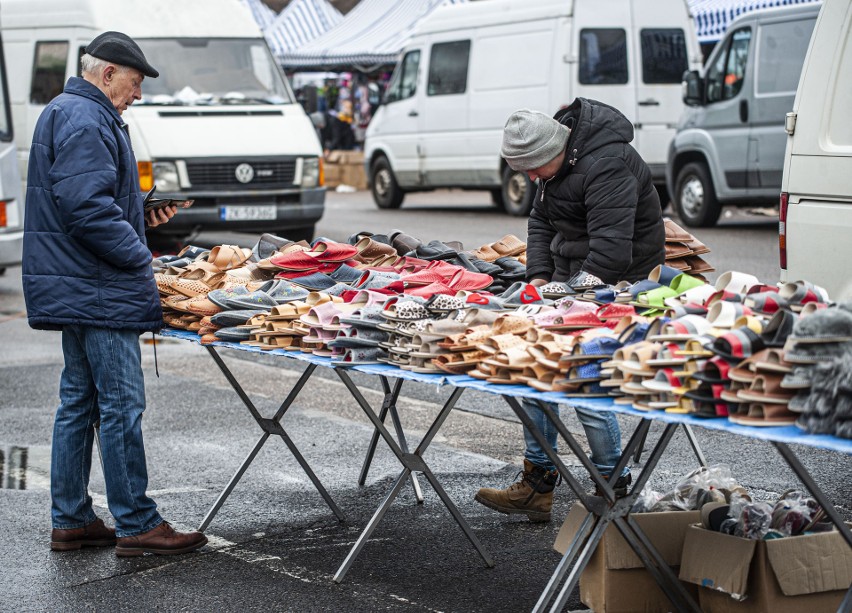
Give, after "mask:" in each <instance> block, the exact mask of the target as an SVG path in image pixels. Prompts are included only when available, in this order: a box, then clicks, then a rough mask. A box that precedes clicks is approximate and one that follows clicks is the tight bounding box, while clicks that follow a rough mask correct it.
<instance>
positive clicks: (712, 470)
mask: <svg viewBox="0 0 852 613" xmlns="http://www.w3.org/2000/svg"><path fill="white" fill-rule="evenodd" d="M731 492H740V493H741V494H742V495H746V496H747V494H745V490H744V489H743V488H742V487H741V486H740V485H739V483H737V481H736V480H735V479H734V477H733V475H732V474H731V469H730V467H728V466H725V465H723V464H717V465H713V466H702V467H699V468H697V469H695V470H694V471H692V472H691V473H689V474H688V475H687V476H686V477H684V478H683V479H681V480H680V481H679V482H678V483H677V485H675V487H674V489H672V490H671V491H670V492H668V493H666V494H665V495H663V497H662V498H660V499H659V500H658V501H657V503H656V504H655V505H654V506H653V508H652V510H653V511H678V510H680V511H697V510H700V509H701V507H703V506H704V505H705V504H707V503H708V502H727V501H728V500H729V499H730V496H731Z"/></svg>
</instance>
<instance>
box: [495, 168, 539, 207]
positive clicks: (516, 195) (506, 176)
mask: <svg viewBox="0 0 852 613" xmlns="http://www.w3.org/2000/svg"><path fill="white" fill-rule="evenodd" d="M502 194H503V210H504V211H506V212H507V213H508V214H509V215H513V216H515V217H526V216H527V215H529V214H530V209H531V208H532V201H533V198H535V184H533V182H532V181H530V179H529V177H528V176H527V175H525V174H524V173H522V172H517V171H514V170H512V169H511V168H509V167H508V166H506V168H504V169H503V189H502Z"/></svg>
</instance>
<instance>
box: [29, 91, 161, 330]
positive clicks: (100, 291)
mask: <svg viewBox="0 0 852 613" xmlns="http://www.w3.org/2000/svg"><path fill="white" fill-rule="evenodd" d="M23 282H24V283H23V284H24V298H25V299H26V304H27V315H28V318H29V324H30V326H31V327H33V328H36V329H43V330H58V329H61V328H62V326H63V325H66V324H80V325H88V326H95V327H106V328H120V329H129V330H138V331H140V332H144V331H148V330H158V329H159V328H160V327H161V326H162V311H161V309H160V302H159V298H158V296H157V286H156V284H155V283H154V275H153V273H152V269H151V252H150V251H149V250H148V246H147V244H146V242H145V220H144V218H143V211H142V195H141V193H140V191H139V175H138V169H137V166H136V158H135V157H134V155H133V150H132V149H131V146H130V136H129V135H128V132H127V124H125V123H124V121H122V119H121V117H120V116H119V114H118V112H117V111H116V110H115V107H114V106H113V105H112V103H111V102H110V101H109V99H108V98H107V97H106V96H105V95H104V94H103V93H102V92H101V91H100V90H99V89H98V88H96V87H95V86H94V85H92V84H90V83H88V82H87V81H85V80H84V79H81V78H77V77H73V78H71V79H69V80H68V83H67V84H66V85H65V91H64V92H63V93H62V94H60V95H59V96H57V97H56V98H55V99H54V100H53V101H51V102H50V104H48V105H47V106H46V107H45V109H44V112H42V114H41V116H40V117H39V120H38V123H37V124H36V128H35V134H33V145H32V148H31V149H30V161H29V172H28V174H27V201H26V216H25V219H24V257H23Z"/></svg>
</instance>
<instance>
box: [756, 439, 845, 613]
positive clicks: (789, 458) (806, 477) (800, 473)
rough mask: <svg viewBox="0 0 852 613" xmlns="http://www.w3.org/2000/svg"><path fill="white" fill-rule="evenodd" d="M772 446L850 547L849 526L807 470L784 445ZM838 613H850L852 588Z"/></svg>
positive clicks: (774, 442) (777, 443)
mask: <svg viewBox="0 0 852 613" xmlns="http://www.w3.org/2000/svg"><path fill="white" fill-rule="evenodd" d="M772 444H773V445H775V448H776V449H777V450H778V453H780V454H781V457H782V458H784V461H785V462H787V464H788V465H789V466H790V468H791V469H792V471H793V472H794V473H795V474H796V476H797V477H798V478H799V479H800V480H801V482H802V484H803V485H804V486H805V488H806V489H807V490H808V492H809V493H810V494H811V496H813V497H814V500H816V501H817V504H819V506H821V507H822V510H823V511H825V514H826V515H827V516H828V518H829V519H830V520H831V523H833V524H834V526H835V527H836V528H837V530H838V532H840V535H841V536H842V537H843V538H844V540H845V541H846V542H847V543H848V544H849V546H850V547H852V530H850V529H849V526H847V525H846V523H845V522H844V521H843V518H842V517H840V514H839V513H838V512H837V509H835V508H834V505H833V504H832V503H831V500H829V499H828V498H827V497H826V495H825V494H824V493H823V491H822V490H821V489H820V488H819V486H818V485H817V484H816V481H814V479H813V477H811V475H810V473H809V472H808V470H807V469H806V468H805V467H804V465H803V464H802V463H801V462H800V461H799V458H797V457H796V454H795V453H793V450H792V449H790V447H789V446H787V444H786V443H779V442H776V441H772ZM837 611H838V613H849V612H850V611H852V587H850V588H849V590H848V591H847V592H846V596H845V597H844V598H843V602H841V603H840V608H839V609H837Z"/></svg>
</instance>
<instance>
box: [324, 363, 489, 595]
mask: <svg viewBox="0 0 852 613" xmlns="http://www.w3.org/2000/svg"><path fill="white" fill-rule="evenodd" d="M335 372H336V373H337V376H338V377H340V380H341V381H343V384H344V385H345V386H346V388H347V389H348V390H349V393H350V394H352V397H353V398H354V399H355V401H356V402H357V403H358V405H359V406H360V407H361V409H362V410H363V411H364V414H365V415H366V416H367V418H368V419H369V420H370V421H371V422H372V424H373V426H374V427H375V428H376V430H377V431H378V432H379V434H380V436H381V437H382V438H383V439H384V441H385V443H387V445H388V447H390V449H391V451H392V452H393V454H394V455H395V456H396V457H397V459H398V460H399V462H400V463H401V464H402V466H403V469H402V472H401V473H400V474H399V477H397V479H396V481H395V482H394V484H393V487H392V488H391V490H390V492H388V494H387V496H386V497H385V499H384V500H383V501H382V504H381V505H379V508H378V509H376V511H375V513H373V516H372V517H371V518H370V521H369V522H368V523H367V526H366V527H365V528H364V530H363V531H362V532H361V535H360V536H359V537H358V540H357V541H356V542H355V545H354V546H353V547H352V549H351V550H350V551H349V554H348V555H347V556H346V559H345V560H344V561H343V564H341V565H340V568H339V569H338V570H337V572H336V573H335V575H334V581H335V583H340V582H341V581H343V578H344V577H345V576H346V573H347V572H349V568H350V567H351V566H352V564H353V562H354V561H355V559H356V558H357V557H358V555H359V554H360V553H361V550H362V549H363V548H364V545H366V543H367V540H368V539H369V538H370V536H371V535H372V533H373V531H374V530H375V529H376V527H377V526H378V524H379V522H381V520H382V517H384V514H385V512H386V511H387V510H388V508H389V507H390V505H391V504H392V503H393V501H394V499H395V498H396V497H397V495H398V494H399V492H400V490H401V489H402V486H403V484H404V483H405V480H406V479H407V478H408V477H409V475H410V474H411V473H412V472H413V471H419V472H422V473H423V474H424V475H425V476H426V479H427V480H428V481H429V483H430V484H431V485H432V487H433V488H434V489H435V493H436V494H437V495H438V497H439V498H440V499H441V502H443V503H444V506H445V507H447V510H448V511H449V512H450V514H451V515H452V517H453V519H455V520H456V523H457V524H458V525H459V527H460V528H461V529H462V531H463V532H464V533H465V536H467V538H468V540H469V541H470V542H471V544H472V545H473V546H474V548H475V549H476V551H477V552H478V553H479V555H480V556H481V557H482V559H483V560H484V562H485V564H486V565H487V566H489V567H492V566H494V562H493V560H492V559H491V557H490V556H489V555H488V553H487V552H486V551H485V549H484V548H483V547H482V543H480V542H479V539H478V538H477V537H476V535H475V534H474V533H473V530H472V529H471V528H470V526H469V525H468V523H467V521H466V520H465V519H464V517H463V516H462V515H461V513H460V512H459V510H458V508H457V507H456V505H455V504H454V503H453V501H452V500H451V499H450V497H449V496H448V495H447V493H446V492H445V491H444V489H443V487H441V485H440V483H438V480H437V479H436V478H435V475H434V474H433V473H432V471H431V470H430V469H429V466H428V465H427V464H426V462H425V460H424V459H423V457H422V456H423V453H425V451H426V449H427V448H428V447H429V444H430V443H431V442H432V439H433V438H435V435H436V434H438V430H440V428H441V426H442V425H443V424H444V421H445V420H446V419H447V417H448V416H449V414H450V411H452V409H453V407H454V406H455V404H456V402H457V401H458V399H459V397H460V396H461V394H462V392H463V391H464V388H460V387H457V388H454V389H453V391H452V393H451V394H450V397H449V398H448V399H447V401H446V402H445V403H444V406H443V407H442V408H441V410H440V412H439V413H438V415H437V416H436V417H435V419H434V421H433V422H432V425H431V426H429V430H428V431H427V432H426V434H425V435H424V436H423V439H422V440H421V441H420V444H419V445H418V446H417V448H416V449H415V450H414V453H407V452H405V451H403V449H402V448H401V446H400V445H399V444H397V442H396V441H395V440H394V439H393V437H392V436H391V434H390V432H389V431H388V429H387V428H386V427H385V425H384V424H383V423H382V422H381V420H379V417H378V416H377V415H376V413H375V411H373V409H372V407H371V406H370V404H369V403H368V402H367V401H366V400H365V399H364V396H363V394H361V391H360V390H359V389H358V388H357V386H356V385H355V384H354V383H353V382H352V379H351V378H350V377H349V374H348V373H347V372H346V371H345V370H343V369H339V368H338V369H335Z"/></svg>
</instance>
